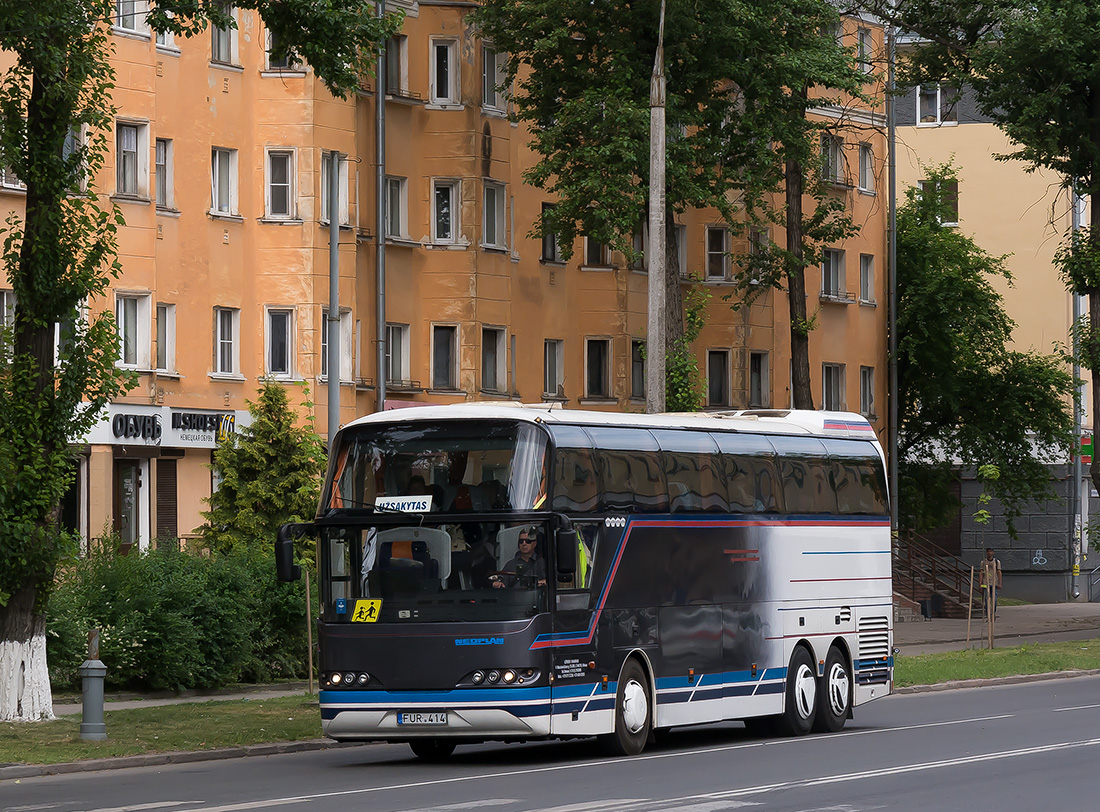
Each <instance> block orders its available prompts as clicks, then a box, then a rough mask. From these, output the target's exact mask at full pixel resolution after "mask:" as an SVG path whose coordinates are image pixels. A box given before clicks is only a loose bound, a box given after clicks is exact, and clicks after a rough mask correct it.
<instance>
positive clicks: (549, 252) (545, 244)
mask: <svg viewBox="0 0 1100 812" xmlns="http://www.w3.org/2000/svg"><path fill="white" fill-rule="evenodd" d="M553 211H554V204H553V203H543V204H542V228H543V232H544V233H543V235H542V261H543V262H561V261H562V259H561V246H560V245H559V244H558V235H557V233H556V232H554V231H550V230H549V226H548V225H547V217H548V216H549V215H551V214H552V213H553Z"/></svg>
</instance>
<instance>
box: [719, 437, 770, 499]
mask: <svg viewBox="0 0 1100 812" xmlns="http://www.w3.org/2000/svg"><path fill="white" fill-rule="evenodd" d="M711 437H713V439H714V441H715V442H716V443H717V444H718V448H719V450H720V451H721V452H722V457H721V462H722V471H723V474H724V476H725V479H726V483H727V488H728V494H729V507H730V510H732V511H734V512H744V513H778V512H780V511H781V510H782V507H781V506H782V502H781V496H782V492H781V488H780V487H779V480H778V475H777V472H776V469H775V460H774V455H775V449H773V448H772V445H771V443H769V442H768V439H767V438H766V437H763V436H761V435H758V434H732V433H731V434H717V433H715V434H712V435H711Z"/></svg>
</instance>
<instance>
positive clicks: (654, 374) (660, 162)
mask: <svg viewBox="0 0 1100 812" xmlns="http://www.w3.org/2000/svg"><path fill="white" fill-rule="evenodd" d="M646 253H647V254H648V265H649V286H648V287H649V297H648V317H649V318H648V323H647V332H648V338H647V339H646V403H645V405H646V411H647V412H649V413H650V414H654V413H657V412H663V411H664V410H665V356H666V346H665V344H666V341H667V338H668V335H667V332H666V328H665V320H666V318H667V313H666V305H665V299H666V296H665V293H666V290H665V285H666V281H665V265H666V262H665V0H661V20H660V27H659V29H658V33H657V55H656V57H655V58H654V60H653V77H652V79H651V80H650V83H649V244H648V245H647V246H646Z"/></svg>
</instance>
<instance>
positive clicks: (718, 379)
mask: <svg viewBox="0 0 1100 812" xmlns="http://www.w3.org/2000/svg"><path fill="white" fill-rule="evenodd" d="M729 403H730V352H729V350H707V405H708V406H729Z"/></svg>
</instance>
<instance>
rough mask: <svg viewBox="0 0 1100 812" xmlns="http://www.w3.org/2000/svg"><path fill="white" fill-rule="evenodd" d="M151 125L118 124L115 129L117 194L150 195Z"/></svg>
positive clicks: (130, 195)
mask: <svg viewBox="0 0 1100 812" xmlns="http://www.w3.org/2000/svg"><path fill="white" fill-rule="evenodd" d="M148 173H149V125H148V124H142V123H136V122H121V121H120V122H118V124H117V125H116V127H115V194H117V195H121V196H124V197H142V198H144V197H147V196H148V194H149V179H148Z"/></svg>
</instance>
